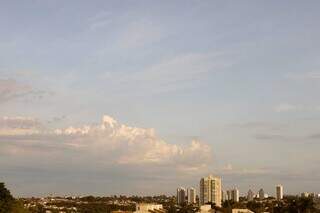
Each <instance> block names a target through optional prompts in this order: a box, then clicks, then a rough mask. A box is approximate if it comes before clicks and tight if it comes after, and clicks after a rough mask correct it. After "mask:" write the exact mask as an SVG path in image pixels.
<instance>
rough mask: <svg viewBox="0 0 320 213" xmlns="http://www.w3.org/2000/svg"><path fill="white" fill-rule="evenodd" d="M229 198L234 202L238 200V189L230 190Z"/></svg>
mask: <svg viewBox="0 0 320 213" xmlns="http://www.w3.org/2000/svg"><path fill="white" fill-rule="evenodd" d="M231 200H232V201H234V202H239V190H238V189H232V190H231Z"/></svg>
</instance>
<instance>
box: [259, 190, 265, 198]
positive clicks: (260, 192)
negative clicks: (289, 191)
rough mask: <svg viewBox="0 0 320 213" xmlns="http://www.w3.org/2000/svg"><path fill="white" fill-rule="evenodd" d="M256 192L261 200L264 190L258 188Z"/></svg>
mask: <svg viewBox="0 0 320 213" xmlns="http://www.w3.org/2000/svg"><path fill="white" fill-rule="evenodd" d="M258 194H259V199H260V200H263V199H264V191H263V189H260V190H259V193H258Z"/></svg>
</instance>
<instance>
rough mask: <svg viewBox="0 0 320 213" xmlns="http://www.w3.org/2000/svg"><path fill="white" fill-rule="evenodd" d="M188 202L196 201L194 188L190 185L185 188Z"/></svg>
mask: <svg viewBox="0 0 320 213" xmlns="http://www.w3.org/2000/svg"><path fill="white" fill-rule="evenodd" d="M187 196H188V203H189V204H193V203H196V190H195V189H194V188H192V187H190V188H188V189H187Z"/></svg>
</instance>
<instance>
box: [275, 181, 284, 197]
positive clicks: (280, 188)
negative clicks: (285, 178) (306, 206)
mask: <svg viewBox="0 0 320 213" xmlns="http://www.w3.org/2000/svg"><path fill="white" fill-rule="evenodd" d="M276 197H277V200H282V198H283V186H281V185H277V186H276Z"/></svg>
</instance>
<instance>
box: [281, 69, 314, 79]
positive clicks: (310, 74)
mask: <svg viewBox="0 0 320 213" xmlns="http://www.w3.org/2000/svg"><path fill="white" fill-rule="evenodd" d="M286 77H287V78H289V79H294V80H319V79H320V72H319V71H311V72H303V73H288V74H287V75H286Z"/></svg>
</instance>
